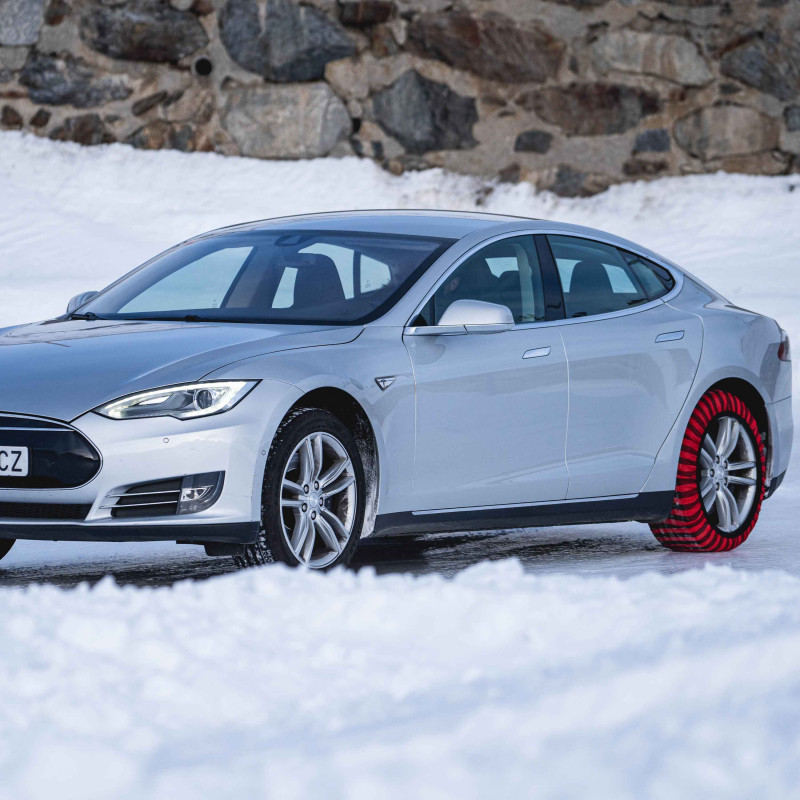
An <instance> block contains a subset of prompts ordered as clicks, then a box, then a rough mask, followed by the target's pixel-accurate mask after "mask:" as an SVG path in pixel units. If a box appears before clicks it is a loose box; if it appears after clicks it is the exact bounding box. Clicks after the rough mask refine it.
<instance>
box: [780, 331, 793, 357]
mask: <svg viewBox="0 0 800 800" xmlns="http://www.w3.org/2000/svg"><path fill="white" fill-rule="evenodd" d="M778 358H779V359H780V360H781V361H791V360H792V345H791V344H790V343H789V334H788V333H786V331H784V330H782V331H781V343H780V345H779V346H778Z"/></svg>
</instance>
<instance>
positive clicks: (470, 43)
mask: <svg viewBox="0 0 800 800" xmlns="http://www.w3.org/2000/svg"><path fill="white" fill-rule="evenodd" d="M408 38H409V41H410V42H412V43H413V44H414V45H415V46H416V48H417V49H418V50H419V51H420V52H421V53H422V54H424V55H426V56H429V57H433V58H436V59H439V60H441V61H444V62H445V63H446V64H450V65H451V66H453V67H456V68H457V69H463V70H468V71H470V72H474V73H475V74H476V75H479V76H480V77H482V78H486V79H488V80H493V81H503V82H511V83H519V82H528V81H535V82H537V83H541V82H543V81H546V80H547V79H548V78H552V77H554V76H555V75H556V73H557V72H558V68H559V65H560V64H561V59H562V56H563V54H564V50H565V45H564V43H563V42H561V41H559V40H558V39H556V38H555V37H554V36H553V35H552V34H551V33H549V32H548V31H547V30H545V29H544V28H543V27H542V26H541V25H537V24H520V23H519V22H516V21H514V20H512V19H510V18H509V17H506V16H503V15H502V14H487V15H485V16H483V17H472V16H470V15H468V14H461V13H448V14H423V15H422V16H420V17H418V18H417V19H416V20H415V21H414V22H413V23H412V24H411V26H410V27H409V30H408Z"/></svg>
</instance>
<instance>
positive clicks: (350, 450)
mask: <svg viewBox="0 0 800 800" xmlns="http://www.w3.org/2000/svg"><path fill="white" fill-rule="evenodd" d="M366 496H367V492H366V485H365V478H364V467H363V464H362V461H361V456H360V454H359V451H358V447H357V446H356V443H355V440H354V439H353V435H352V433H351V432H350V430H349V429H348V428H347V426H345V425H344V424H343V423H342V422H341V420H339V419H338V418H337V417H335V416H334V415H333V414H331V413H329V412H328V411H323V410H321V409H300V410H298V411H297V412H294V413H293V414H291V415H290V416H289V417H288V418H287V419H286V420H285V421H284V422H283V423H282V424H281V426H280V428H279V429H278V432H277V433H276V434H275V439H274V440H273V443H272V447H271V449H270V452H269V457H268V458H267V467H266V471H265V475H264V483H263V490H262V501H261V522H262V525H261V531H260V533H259V538H258V541H257V542H256V543H255V544H254V545H250V546H248V547H246V548H245V551H244V554H243V555H239V556H236V560H237V563H238V564H239V565H240V566H250V565H255V564H264V563H269V562H272V561H281V562H283V563H284V564H288V565H290V566H293V567H296V566H303V567H307V568H309V569H318V570H325V569H330V568H332V567H335V566H340V565H346V564H348V563H349V562H350V559H351V558H352V557H353V552H354V551H355V549H356V547H357V545H358V541H359V539H360V537H361V529H362V527H363V525H364V508H365V499H366Z"/></svg>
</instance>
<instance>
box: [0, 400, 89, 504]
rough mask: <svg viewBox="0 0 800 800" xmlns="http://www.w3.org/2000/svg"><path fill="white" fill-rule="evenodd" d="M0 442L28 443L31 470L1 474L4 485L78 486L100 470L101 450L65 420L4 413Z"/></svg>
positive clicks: (0, 479)
mask: <svg viewBox="0 0 800 800" xmlns="http://www.w3.org/2000/svg"><path fill="white" fill-rule="evenodd" d="M0 444H2V445H7V446H9V447H27V448H28V452H29V457H30V472H29V474H28V475H26V476H25V477H22V478H17V477H7V476H3V475H0V488H3V489H74V488H75V487H77V486H83V485H84V484H85V483H88V482H89V481H90V480H91V479H92V478H94V476H95V475H97V473H98V471H99V470H100V454H99V453H98V452H97V450H96V449H95V448H94V446H93V445H92V444H91V443H90V442H89V440H88V439H87V438H86V437H85V436H84V435H83V434H82V433H81V432H80V431H78V430H76V429H75V428H73V427H71V426H70V425H67V424H66V423H63V422H55V421H52V420H46V419H39V418H37V417H16V416H12V415H10V414H0Z"/></svg>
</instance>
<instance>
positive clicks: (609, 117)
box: [517, 83, 660, 136]
mask: <svg viewBox="0 0 800 800" xmlns="http://www.w3.org/2000/svg"><path fill="white" fill-rule="evenodd" d="M517 103H519V105H521V106H522V107H523V108H524V109H526V110H527V111H533V112H535V113H536V114H537V115H538V116H539V117H540V118H541V119H542V120H544V121H545V122H549V123H550V124H552V125H558V127H560V128H561V129H562V130H563V131H564V132H565V133H567V134H569V135H571V136H604V135H609V134H614V133H623V132H624V131H627V130H629V129H630V128H633V127H635V126H636V125H638V123H639V122H640V121H641V119H642V118H643V117H646V116H648V115H650V114H654V113H656V112H657V111H658V110H659V108H660V101H659V99H658V96H657V95H655V94H654V93H653V92H649V91H647V90H645V89H638V88H634V87H631V86H623V85H618V84H604V83H572V84H570V85H568V86H565V87H556V86H548V87H546V88H544V89H534V90H531V91H528V92H524V93H523V94H522V95H520V96H519V97H518V98H517Z"/></svg>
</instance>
